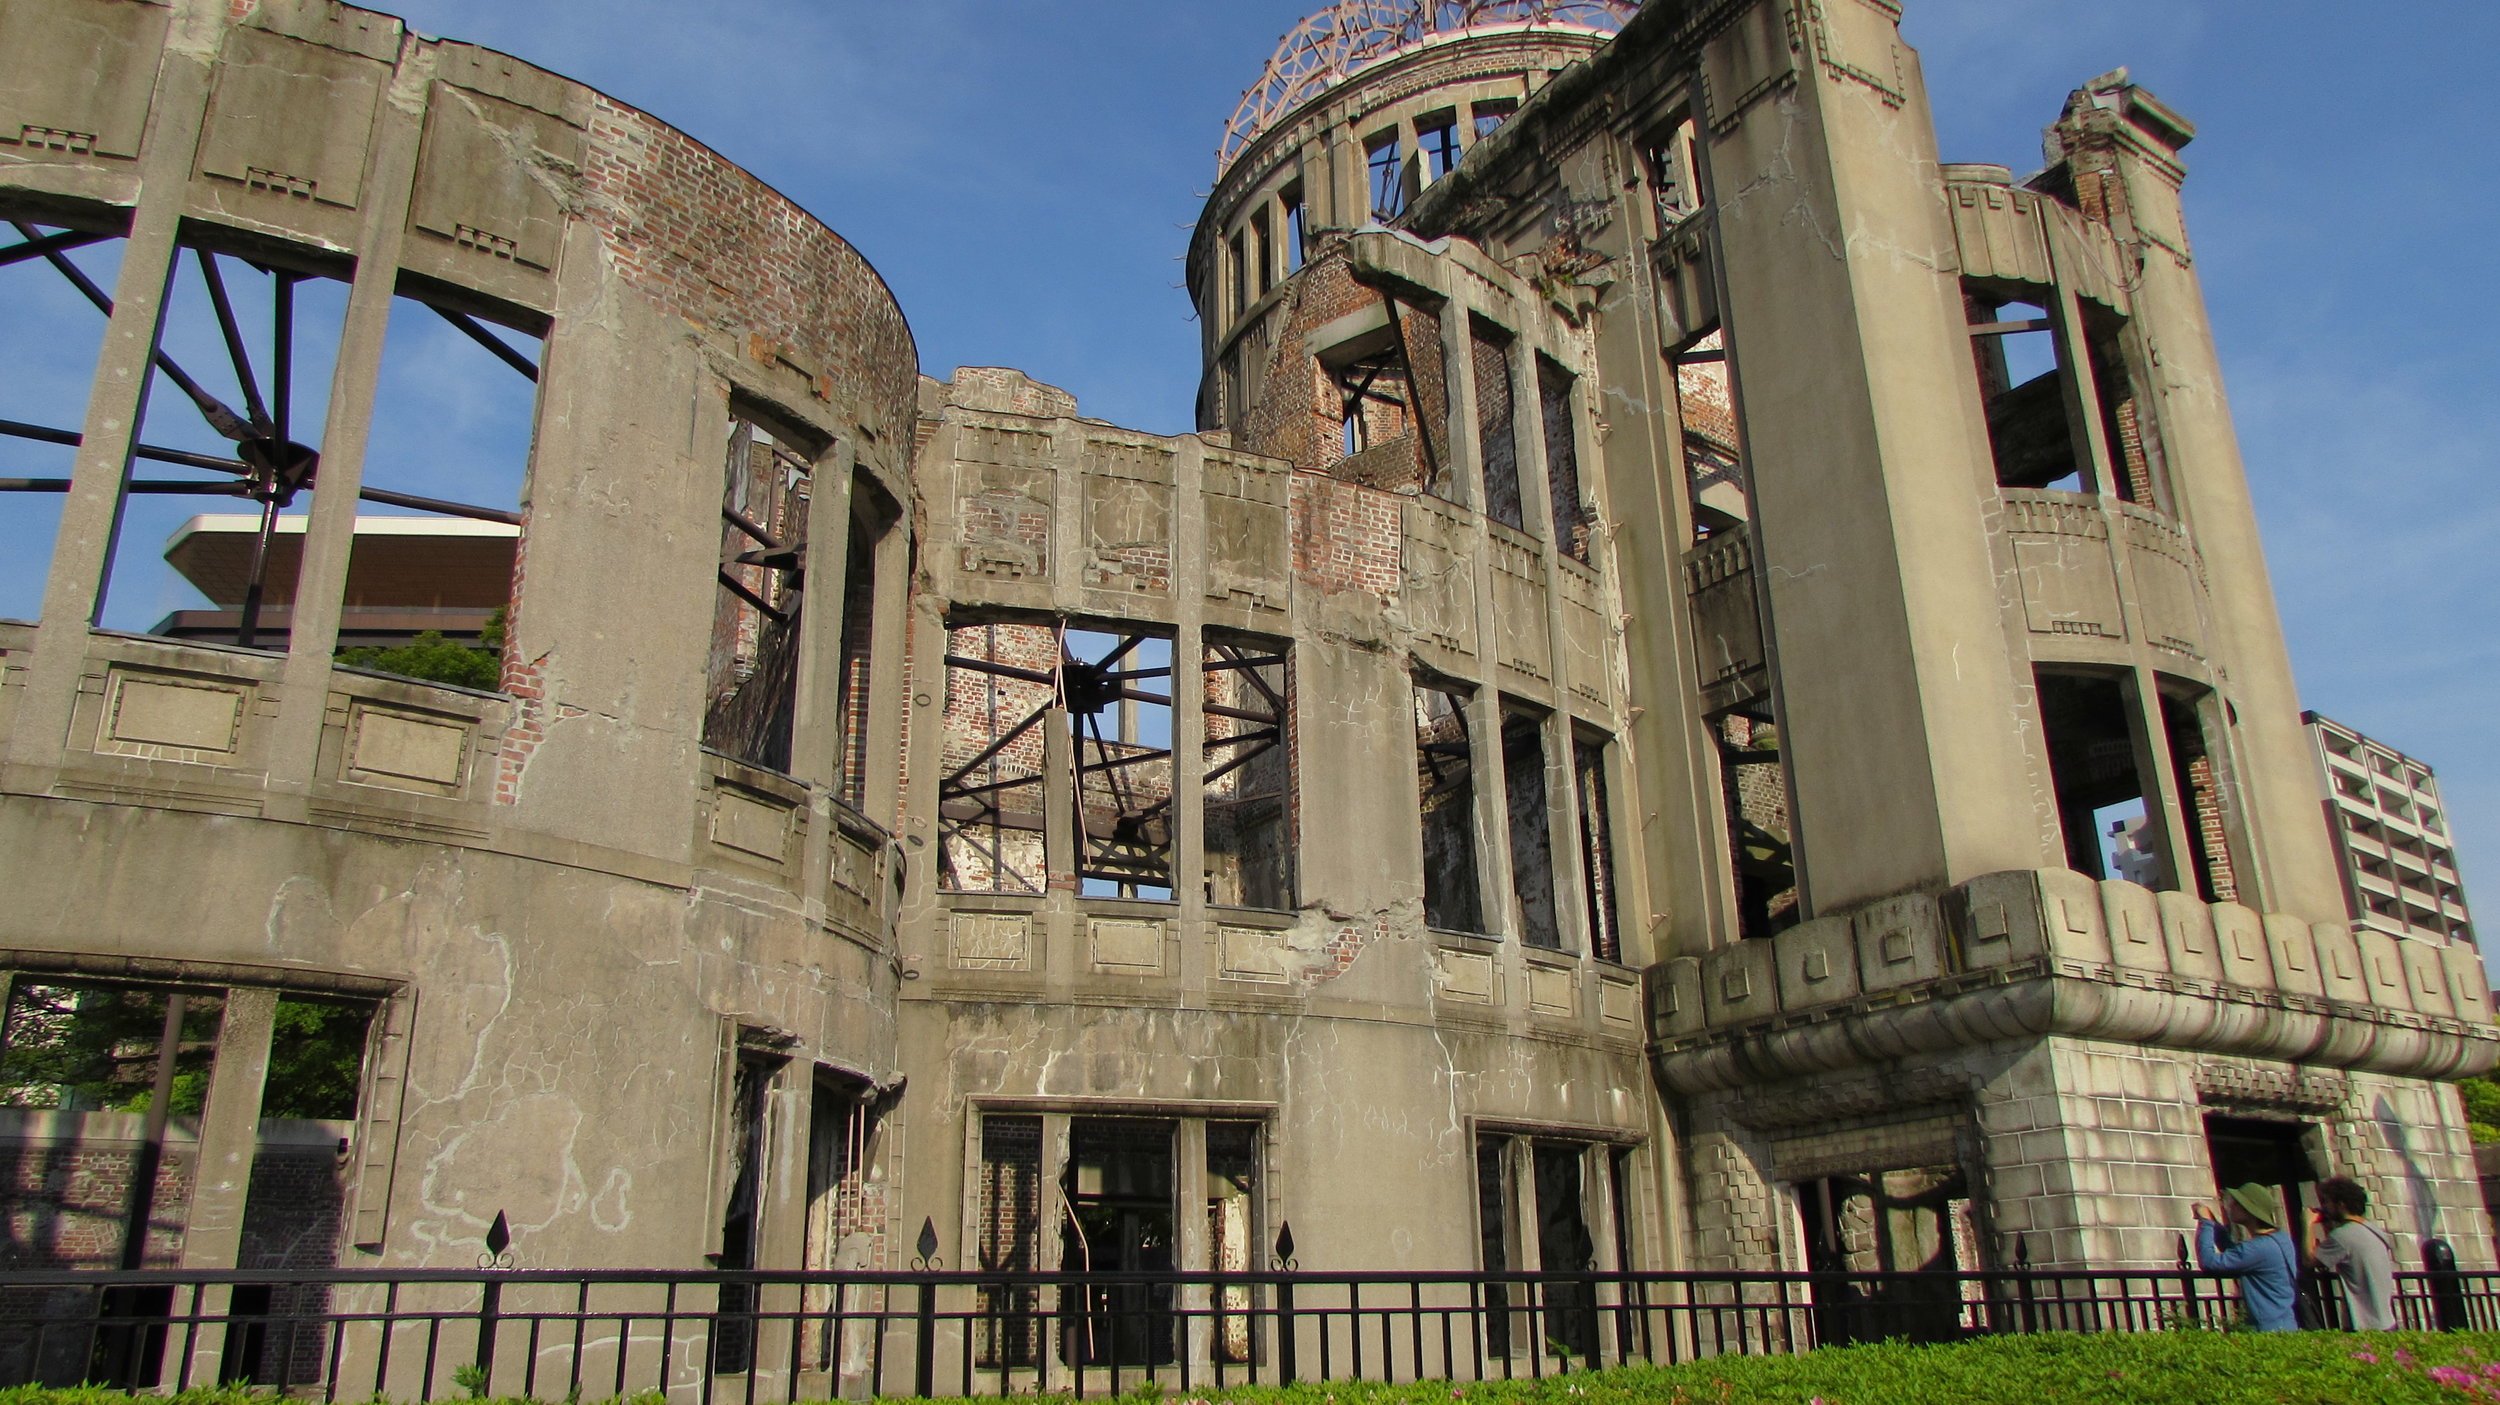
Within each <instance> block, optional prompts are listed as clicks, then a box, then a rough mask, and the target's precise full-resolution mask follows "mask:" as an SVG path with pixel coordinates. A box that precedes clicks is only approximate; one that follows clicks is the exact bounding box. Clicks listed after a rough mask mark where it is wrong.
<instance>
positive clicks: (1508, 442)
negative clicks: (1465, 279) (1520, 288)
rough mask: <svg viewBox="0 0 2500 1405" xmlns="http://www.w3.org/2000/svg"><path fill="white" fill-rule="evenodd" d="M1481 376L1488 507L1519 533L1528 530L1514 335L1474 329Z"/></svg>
mask: <svg viewBox="0 0 2500 1405" xmlns="http://www.w3.org/2000/svg"><path fill="white" fill-rule="evenodd" d="M1470 337H1471V340H1472V342H1473V345H1474V357H1475V367H1474V369H1475V380H1476V443H1477V451H1478V456H1479V457H1480V458H1481V459H1482V460H1483V463H1484V511H1485V515H1486V516H1487V517H1490V518H1492V519H1493V520H1494V521H1496V522H1499V523H1501V524H1503V525H1504V526H1506V527H1510V528H1512V529H1514V530H1516V531H1522V532H1524V531H1526V530H1527V529H1528V522H1527V515H1526V511H1525V509H1524V507H1523V506H1522V504H1521V502H1520V494H1519V434H1518V424H1517V418H1518V417H1517V414H1516V412H1515V410H1514V409H1513V395H1512V390H1511V383H1510V337H1509V334H1508V333H1505V332H1503V331H1501V330H1500V329H1499V328H1496V327H1494V326H1492V325H1491V324H1489V323H1485V322H1477V323H1475V324H1474V325H1473V326H1472V328H1471V329H1470Z"/></svg>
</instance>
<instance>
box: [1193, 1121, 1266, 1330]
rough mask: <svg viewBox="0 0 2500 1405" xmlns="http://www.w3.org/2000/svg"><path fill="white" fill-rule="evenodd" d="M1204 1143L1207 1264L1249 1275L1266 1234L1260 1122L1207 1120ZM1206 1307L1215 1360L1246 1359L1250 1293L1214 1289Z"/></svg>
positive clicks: (1253, 1303)
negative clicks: (1262, 1208) (1211, 1312)
mask: <svg viewBox="0 0 2500 1405" xmlns="http://www.w3.org/2000/svg"><path fill="white" fill-rule="evenodd" d="M1206 1141H1207V1176H1206V1187H1207V1188H1206V1200H1207V1265H1206V1266H1207V1268H1208V1270H1209V1271H1211V1272H1214V1273H1248V1272H1250V1271H1251V1270H1252V1269H1254V1268H1256V1267H1257V1266H1258V1258H1259V1240H1260V1237H1261V1235H1262V1233H1263V1232H1264V1226H1263V1224H1262V1222H1261V1216H1260V1213H1259V1179H1260V1178H1259V1161H1260V1157H1259V1124H1258V1123H1256V1122H1209V1123H1207V1127H1206ZM1209 1306H1210V1307H1211V1308H1212V1309H1213V1310H1214V1320H1213V1326H1212V1328H1211V1329H1210V1336H1211V1341H1210V1342H1209V1346H1210V1347H1211V1349H1212V1350H1213V1351H1214V1353H1215V1359H1216V1360H1218V1361H1224V1362H1247V1361H1249V1360H1250V1359H1251V1352H1252V1350H1253V1346H1254V1342H1255V1337H1254V1335H1253V1327H1254V1323H1253V1320H1252V1313H1253V1312H1254V1311H1255V1309H1256V1307H1257V1302H1256V1299H1255V1298H1254V1297H1253V1296H1252V1290H1251V1289H1250V1288H1248V1287H1246V1286H1243V1287H1230V1288H1217V1289H1215V1290H1214V1291H1213V1293H1212V1294H1211V1295H1210V1302H1209Z"/></svg>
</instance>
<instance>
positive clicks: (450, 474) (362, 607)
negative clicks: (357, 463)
mask: <svg viewBox="0 0 2500 1405" xmlns="http://www.w3.org/2000/svg"><path fill="white" fill-rule="evenodd" d="M531 320H532V319H530V318H529V317H528V316H527V315H525V314H522V313H520V312H518V311H513V312H510V313H508V314H506V315H503V316H499V317H495V318H493V319H491V320H490V318H489V317H488V316H486V315H484V314H482V313H479V312H477V311H475V310H473V309H464V308H463V307H456V306H453V305H452V303H451V301H450V300H448V299H445V300H428V299H424V298H418V297H411V296H408V295H405V294H403V295H402V296H400V297H398V298H395V299H393V300H392V303H391V318H390V325H389V329H388V330H387V332H386V333H385V340H384V343H383V351H382V369H381V374H380V378H379V381H378V383H377V384H376V387H375V390H374V398H373V424H372V429H371V432H370V435H369V437H368V440H367V443H366V449H365V471H364V492H363V497H364V499H365V505H364V507H363V508H362V509H360V510H359V512H358V514H357V518H356V538H355V546H354V548H353V553H352V555H351V558H350V560H349V563H348V569H347V597H346V601H345V608H344V612H343V613H342V614H341V615H340V618H339V650H338V662H339V663H341V664H344V665H346V666H348V667H351V668H362V669H370V670H372V671H374V672H377V673H390V674H396V675H399V676H401V677H407V678H420V679H426V680H428V681H431V682H437V683H452V684H457V685H459V686H462V687H468V688H477V689H481V690H485V691H493V690H495V689H498V688H500V687H501V686H502V680H503V644H504V638H505V635H506V633H507V630H506V628H505V626H506V624H507V622H508V620H509V617H510V612H511V606H512V603H513V601H514V598H515V592H516V591H517V590H518V588H519V584H520V582H519V581H518V579H517V578H516V576H515V574H514V573H515V571H516V570H517V569H518V564H519V548H520V537H521V503H522V500H523V499H524V497H526V495H527V479H528V474H529V465H530V454H531V445H532V440H533V431H534V429H535V425H536V419H537V410H538V384H537V380H538V367H539V364H540V362H541V361H542V360H543V359H544V355H545V347H544V343H543V342H542V341H541V340H540V338H539V337H538V336H536V335H533V334H532V333H530V332H527V331H522V330H519V329H518V327H517V326H516V325H515V324H520V323H525V322H530V321H531ZM299 543H300V539H299ZM295 554H300V553H288V552H284V551H282V552H281V557H282V558H284V559H283V560H282V561H280V562H279V563H277V564H278V566H279V569H278V570H276V571H275V572H274V573H273V575H272V578H271V582H270V584H271V587H272V589H273V590H278V589H283V591H284V592H285V597H286V599H287V600H290V601H291V600H292V598H293V591H294V561H293V556H294V555H295ZM272 622H273V623H283V620H282V619H275V620H273V621H272ZM281 637H283V635H282V632H281Z"/></svg>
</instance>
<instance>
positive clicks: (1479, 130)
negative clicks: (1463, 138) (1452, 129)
mask: <svg viewBox="0 0 2500 1405" xmlns="http://www.w3.org/2000/svg"><path fill="white" fill-rule="evenodd" d="M1518 110H1519V100H1518V99H1516V98H1491V99H1488V100H1486V101H1484V102H1480V103H1477V104H1475V105H1474V106H1472V107H1470V108H1469V109H1468V114H1469V116H1470V117H1471V118H1472V119H1473V126H1474V127H1475V132H1476V140H1477V141H1483V140H1484V139H1485V138H1486V137H1489V136H1491V135H1493V134H1494V133H1495V132H1498V131H1500V130H1501V129H1502V124H1503V123H1504V122H1507V121H1509V120H1510V115H1511V114H1512V113H1514V112H1517V111H1518Z"/></svg>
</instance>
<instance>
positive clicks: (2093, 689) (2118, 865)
mask: <svg viewBox="0 0 2500 1405" xmlns="http://www.w3.org/2000/svg"><path fill="white" fill-rule="evenodd" d="M2035 676H2036V678H2037V680H2038V684H2039V696H2040V725H2041V730H2042V732H2043V733H2044V735H2045V737H2046V739H2047V742H2048V750H2049V774H2050V778H2051V781H2052V784H2053V785H2054V787H2055V789H2056V793H2057V810H2058V819H2059V822H2060V824H2061V825H2062V827H2063V828H2064V830H2065V834H2066V862H2067V865H2068V866H2069V867H2071V868H2074V869H2075V870H2077V871H2078V872H2082V873H2086V874H2089V875H2091V876H2092V877H2094V878H2118V879H2124V880H2126V881H2127V882H2130V883H2138V884H2141V885H2143V886H2144V887H2147V888H2166V887H2169V886H2171V885H2170V883H2169V881H2168V876H2167V868H2168V866H2167V865H2166V864H2165V863H2164V862H2163V860H2162V842H2161V836H2160V823H2161V822H2160V819H2159V817H2158V816H2155V815H2153V814H2151V813H2150V812H2149V810H2148V792H2147V787H2146V786H2145V784H2144V778H2143V772H2142V771H2141V770H2140V769H2138V766H2137V755H2138V753H2137V739H2136V721H2135V715H2136V711H2137V709H2136V705H2135V698H2134V687H2133V685H2132V683H2131V682H2130V681H2129V680H2127V679H2124V678H2118V677H2109V676H2104V675H2100V674H2088V673H2052V672H2040V673H2038V674H2037V675H2035Z"/></svg>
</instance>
